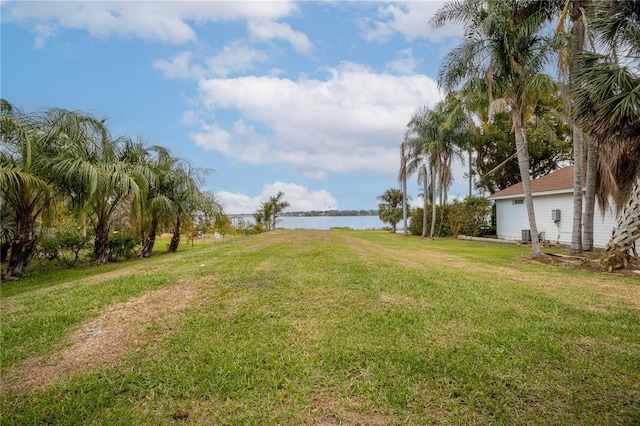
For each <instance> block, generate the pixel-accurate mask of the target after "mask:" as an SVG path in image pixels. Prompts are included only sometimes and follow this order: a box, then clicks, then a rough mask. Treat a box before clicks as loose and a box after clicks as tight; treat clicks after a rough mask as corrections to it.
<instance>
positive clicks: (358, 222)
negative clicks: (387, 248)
mask: <svg viewBox="0 0 640 426" xmlns="http://www.w3.org/2000/svg"><path fill="white" fill-rule="evenodd" d="M383 226H385V224H384V223H382V221H381V220H380V218H379V217H378V216H313V217H281V218H279V219H278V228H285V229H330V228H351V229H382V227H383Z"/></svg>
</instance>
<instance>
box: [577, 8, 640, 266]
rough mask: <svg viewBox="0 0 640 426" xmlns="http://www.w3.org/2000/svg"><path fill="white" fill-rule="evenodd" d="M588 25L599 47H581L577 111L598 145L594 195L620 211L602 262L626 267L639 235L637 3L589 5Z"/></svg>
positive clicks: (639, 55)
mask: <svg viewBox="0 0 640 426" xmlns="http://www.w3.org/2000/svg"><path fill="white" fill-rule="evenodd" d="M592 8H593V9H592V12H591V15H592V18H591V28H592V30H593V31H594V34H595V38H596V42H597V44H598V46H600V47H599V50H600V51H607V52H610V54H602V53H597V52H583V53H582V54H581V55H579V57H578V62H579V69H578V73H577V75H576V82H577V84H574V87H573V93H572V95H573V100H574V105H575V108H576V116H577V118H578V120H579V121H580V123H581V124H583V125H584V126H589V128H590V130H591V136H592V137H593V138H594V140H595V143H597V144H598V146H599V147H600V152H599V154H600V162H599V167H600V169H599V176H600V179H599V180H598V188H597V193H598V199H599V202H600V204H601V206H602V207H603V208H604V207H605V206H606V205H607V204H608V200H609V199H612V200H613V204H614V206H615V207H616V209H617V211H618V212H619V215H618V224H617V227H616V229H615V230H614V233H613V235H612V237H611V240H610V241H609V244H608V245H607V253H606V256H605V263H606V264H608V265H609V267H610V268H612V269H613V268H617V267H621V266H624V265H625V264H626V262H627V259H628V252H629V249H630V247H631V245H632V244H633V243H634V242H635V241H636V240H637V239H638V238H640V227H638V226H637V225H638V223H639V222H640V168H639V167H638V164H639V163H640V76H639V75H638V72H637V70H638V68H639V62H640V34H639V33H640V3H638V2H633V1H622V0H612V1H608V2H594V3H593V4H592Z"/></svg>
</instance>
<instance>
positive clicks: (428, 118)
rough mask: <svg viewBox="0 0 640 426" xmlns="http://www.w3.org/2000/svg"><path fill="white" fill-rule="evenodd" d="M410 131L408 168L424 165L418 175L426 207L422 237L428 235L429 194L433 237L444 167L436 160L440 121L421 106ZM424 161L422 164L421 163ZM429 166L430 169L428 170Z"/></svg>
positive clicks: (410, 125) (409, 125)
mask: <svg viewBox="0 0 640 426" xmlns="http://www.w3.org/2000/svg"><path fill="white" fill-rule="evenodd" d="M407 127H408V128H409V131H410V132H411V134H412V135H414V136H413V137H412V139H410V142H411V151H410V158H411V161H410V163H409V166H408V170H409V171H411V172H414V171H415V170H418V169H419V168H420V169H422V166H424V172H423V173H422V174H419V175H418V181H419V183H423V185H424V189H425V190H424V192H423V197H424V209H423V220H422V223H423V232H422V238H425V237H426V227H425V226H424V225H425V224H426V221H427V200H428V198H429V196H431V206H432V214H431V233H430V236H431V238H433V236H434V232H435V220H436V198H437V189H438V188H437V186H436V181H437V176H436V175H439V176H440V179H439V180H440V182H442V173H438V171H442V170H443V169H444V166H443V165H440V166H437V165H436V161H437V159H438V157H437V155H435V151H436V150H435V147H436V146H438V142H437V140H438V138H439V135H440V134H439V131H438V127H439V122H438V119H437V117H436V116H435V114H434V112H433V111H432V110H430V109H428V108H419V109H418V110H417V111H416V112H415V113H414V115H413V117H412V118H411V120H410V121H409V123H408V124H407ZM421 163H422V165H421ZM427 167H428V168H429V171H428V172H427ZM427 176H430V178H431V184H430V185H429V184H428V183H427V180H426V179H427ZM428 186H430V187H431V191H429V192H428V191H427V187H428Z"/></svg>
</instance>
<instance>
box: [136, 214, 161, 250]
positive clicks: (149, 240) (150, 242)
mask: <svg viewBox="0 0 640 426" xmlns="http://www.w3.org/2000/svg"><path fill="white" fill-rule="evenodd" d="M157 231H158V218H157V217H156V216H155V215H154V216H153V217H152V218H151V223H150V225H149V234H148V235H147V237H146V238H145V239H144V241H143V243H142V249H141V250H140V253H138V257H150V256H151V252H152V251H153V246H154V245H155V243H156V233H157Z"/></svg>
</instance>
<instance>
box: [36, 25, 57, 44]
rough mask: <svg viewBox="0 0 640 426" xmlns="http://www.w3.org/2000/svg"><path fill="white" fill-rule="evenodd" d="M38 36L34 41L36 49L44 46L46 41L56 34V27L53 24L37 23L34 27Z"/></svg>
mask: <svg viewBox="0 0 640 426" xmlns="http://www.w3.org/2000/svg"><path fill="white" fill-rule="evenodd" d="M33 32H34V33H35V34H36V38H35V40H34V41H33V47H35V48H36V49H42V48H44V42H45V41H46V40H47V39H49V38H51V37H53V36H54V35H55V34H56V27H55V26H53V25H44V24H36V25H35V26H34V27H33Z"/></svg>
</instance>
